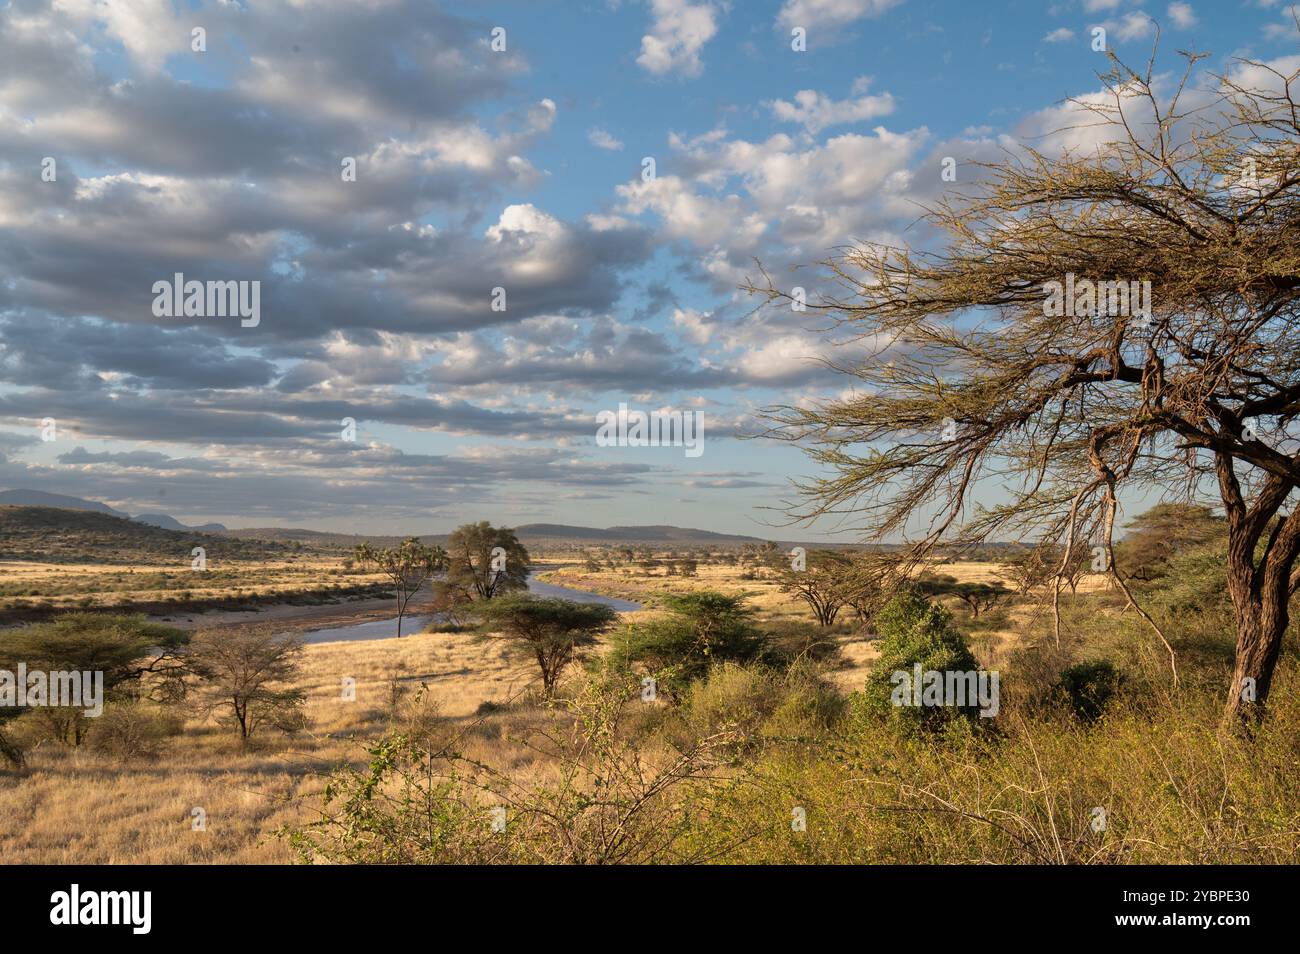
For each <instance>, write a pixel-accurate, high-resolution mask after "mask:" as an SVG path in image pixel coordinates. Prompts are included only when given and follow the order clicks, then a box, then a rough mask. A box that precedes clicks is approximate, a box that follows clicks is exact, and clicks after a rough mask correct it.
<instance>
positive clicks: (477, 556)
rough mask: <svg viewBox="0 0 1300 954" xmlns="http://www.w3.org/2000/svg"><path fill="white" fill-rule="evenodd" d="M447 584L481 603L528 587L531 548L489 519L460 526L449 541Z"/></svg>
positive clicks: (508, 530)
mask: <svg viewBox="0 0 1300 954" xmlns="http://www.w3.org/2000/svg"><path fill="white" fill-rule="evenodd" d="M447 549H448V550H449V551H450V565H449V567H448V569H447V581H448V582H449V583H451V584H452V585H453V586H459V587H461V588H462V589H464V590H465V591H466V592H467V593H471V594H473V595H474V596H475V597H476V598H478V599H481V600H490V599H492V598H493V597H494V596H499V595H501V594H503V593H507V592H510V591H512V590H524V589H527V588H528V571H529V568H530V566H531V562H530V557H529V555H528V550H527V548H525V547H524V545H523V544H522V543H520V542H519V538H518V537H516V536H515V532H514V531H513V530H510V529H508V528H506V527H494V526H492V525H491V524H490V523H488V522H487V521H486V520H484V521H481V522H479V523H467V524H465V525H464V526H462V527H457V528H456V530H454V531H453V532H452V534H451V536H450V537H449V538H448V540H447Z"/></svg>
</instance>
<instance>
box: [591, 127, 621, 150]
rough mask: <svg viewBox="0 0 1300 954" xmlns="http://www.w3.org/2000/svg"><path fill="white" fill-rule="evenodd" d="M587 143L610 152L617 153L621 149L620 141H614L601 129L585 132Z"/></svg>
mask: <svg viewBox="0 0 1300 954" xmlns="http://www.w3.org/2000/svg"><path fill="white" fill-rule="evenodd" d="M587 141H588V142H589V143H591V144H592V145H593V146H595V147H596V148H597V149H607V150H609V151H610V152H618V151H619V150H620V149H622V148H623V141H622V140H621V139H615V138H614V137H613V136H611V135H610V134H609V133H608V132H606V131H605V130H603V129H589V130H587Z"/></svg>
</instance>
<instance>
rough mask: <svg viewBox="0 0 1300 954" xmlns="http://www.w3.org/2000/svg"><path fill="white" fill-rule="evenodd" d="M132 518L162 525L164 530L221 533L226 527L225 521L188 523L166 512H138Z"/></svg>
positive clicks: (152, 524)
mask: <svg viewBox="0 0 1300 954" xmlns="http://www.w3.org/2000/svg"><path fill="white" fill-rule="evenodd" d="M131 519H132V520H134V521H135V522H136V523H147V524H149V526H151V527H162V528H163V529H164V530H189V531H190V532H192V533H221V532H222V531H223V530H225V529H226V525H225V524H223V523H202V524H199V525H197V526H194V525H186V524H183V523H181V522H180V521H179V520H177V519H176V518H175V517H170V516H168V515H167V514H165V513H138V514H136V515H135V516H134V517H132V518H131Z"/></svg>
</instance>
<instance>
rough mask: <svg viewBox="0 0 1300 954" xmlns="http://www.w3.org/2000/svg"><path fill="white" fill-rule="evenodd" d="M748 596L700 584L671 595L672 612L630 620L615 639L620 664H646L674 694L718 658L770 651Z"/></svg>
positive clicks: (614, 657)
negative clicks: (644, 620)
mask: <svg viewBox="0 0 1300 954" xmlns="http://www.w3.org/2000/svg"><path fill="white" fill-rule="evenodd" d="M745 600H746V597H745V596H744V595H743V594H741V595H730V594H726V593H717V592H714V591H712V590H699V591H697V592H695V593H688V594H684V595H678V596H665V597H664V598H663V604H664V607H665V608H666V609H667V610H668V615H667V616H666V617H664V618H662V619H656V620H651V621H650V622H648V623H637V624H633V625H631V626H628V627H627V628H626V629H624V630H623V631H622V632H621V633H619V634H617V635H616V636H615V639H614V648H613V651H612V652H611V654H610V657H609V663H610V665H611V666H613V667H614V668H615V669H628V668H634V667H637V666H639V667H642V668H644V669H645V670H646V671H647V672H649V673H650V674H651V675H652V676H654V678H655V679H656V680H657V681H658V683H659V688H660V690H661V691H663V692H664V693H666V694H667V695H668V696H669V698H672V699H678V698H680V697H681V693H682V691H683V690H684V688H685V687H686V686H687V685H688V684H689V683H690V682H692V681H693V680H695V679H698V678H699V677H700V676H702V675H704V674H705V673H706V672H707V671H708V669H709V667H710V666H711V665H712V664H714V663H721V662H728V661H730V662H740V663H744V662H753V661H757V660H760V659H762V658H763V657H764V655H765V653H766V651H767V637H766V635H765V634H763V633H762V632H760V631H759V630H758V629H757V628H756V627H755V626H754V623H753V615H754V614H753V610H752V609H750V608H749V607H748V606H746V605H745Z"/></svg>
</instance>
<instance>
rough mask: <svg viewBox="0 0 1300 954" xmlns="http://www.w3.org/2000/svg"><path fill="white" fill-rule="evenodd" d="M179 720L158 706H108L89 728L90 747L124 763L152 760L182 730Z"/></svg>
mask: <svg viewBox="0 0 1300 954" xmlns="http://www.w3.org/2000/svg"><path fill="white" fill-rule="evenodd" d="M181 726H182V723H181V719H180V718H179V717H178V716H177V715H176V714H175V713H173V712H170V711H167V710H164V709H160V708H158V707H157V706H151V705H147V704H145V703H140V702H133V703H123V704H121V705H114V706H109V707H108V708H106V709H105V710H104V714H103V715H102V716H100V717H99V718H98V719H96V720H95V724H94V725H93V726H92V727H91V729H90V736H89V742H90V747H91V748H92V749H94V750H95V751H96V752H100V753H103V754H105V755H111V756H114V757H115V758H118V759H122V760H123V761H126V760H130V759H136V758H151V757H154V756H156V755H158V753H159V752H160V751H161V750H162V744H163V741H164V740H165V739H167V738H168V737H170V736H174V735H178V734H179V733H180V731H181Z"/></svg>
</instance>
